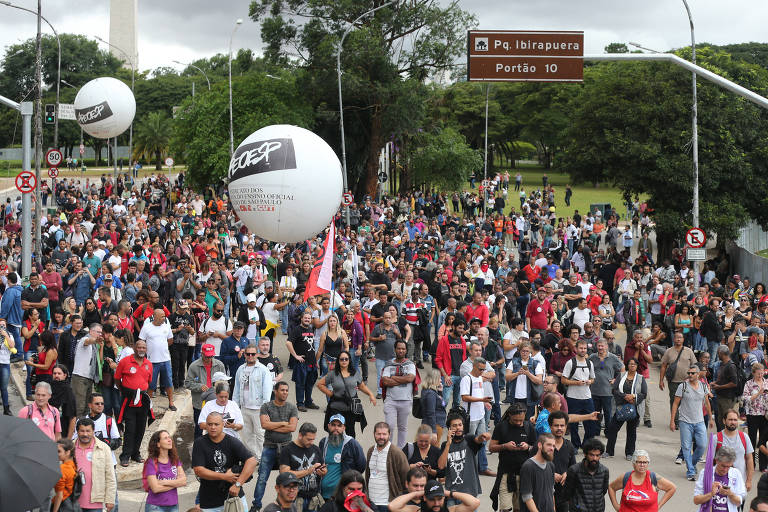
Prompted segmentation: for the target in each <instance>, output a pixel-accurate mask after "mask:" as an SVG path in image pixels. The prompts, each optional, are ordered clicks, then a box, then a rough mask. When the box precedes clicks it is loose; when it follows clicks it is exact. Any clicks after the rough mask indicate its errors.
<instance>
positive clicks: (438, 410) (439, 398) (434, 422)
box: [421, 370, 446, 444]
mask: <svg viewBox="0 0 768 512" xmlns="http://www.w3.org/2000/svg"><path fill="white" fill-rule="evenodd" d="M445 417H446V413H445V401H443V381H442V379H441V378H440V372H439V371H437V370H432V371H430V372H429V373H427V374H426V375H425V377H424V379H423V380H422V381H421V418H422V419H421V423H422V425H429V426H430V427H432V432H434V433H435V434H437V438H436V440H435V444H437V443H439V442H440V439H442V438H443V425H445Z"/></svg>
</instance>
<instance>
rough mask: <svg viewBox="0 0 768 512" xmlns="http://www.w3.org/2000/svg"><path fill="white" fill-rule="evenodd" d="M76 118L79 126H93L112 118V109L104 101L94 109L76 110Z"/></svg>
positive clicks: (93, 107)
mask: <svg viewBox="0 0 768 512" xmlns="http://www.w3.org/2000/svg"><path fill="white" fill-rule="evenodd" d="M75 116H76V117H77V122H78V123H79V124H92V123H98V122H99V121H101V120H103V119H106V118H108V117H110V116H112V109H111V108H109V103H107V102H106V101H102V102H101V103H99V104H98V105H93V106H92V107H87V108H80V109H77V110H75Z"/></svg>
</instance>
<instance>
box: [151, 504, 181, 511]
mask: <svg viewBox="0 0 768 512" xmlns="http://www.w3.org/2000/svg"><path fill="white" fill-rule="evenodd" d="M144 512H179V506H178V505H168V506H165V507H163V506H161V505H150V504H149V503H147V504H146V505H145V506H144Z"/></svg>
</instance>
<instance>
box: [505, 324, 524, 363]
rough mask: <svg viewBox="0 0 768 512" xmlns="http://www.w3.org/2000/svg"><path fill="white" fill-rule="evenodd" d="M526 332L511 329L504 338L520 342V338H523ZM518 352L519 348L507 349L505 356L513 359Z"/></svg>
mask: <svg viewBox="0 0 768 512" xmlns="http://www.w3.org/2000/svg"><path fill="white" fill-rule="evenodd" d="M524 332H525V331H518V330H517V329H510V330H509V331H507V334H505V335H504V339H505V340H507V341H509V340H511V341H513V342H515V343H518V342H519V341H520V339H521V338H523V333H524ZM526 334H527V333H526ZM516 352H517V348H513V349H512V350H505V351H504V358H505V359H512V358H513V357H515V353H516Z"/></svg>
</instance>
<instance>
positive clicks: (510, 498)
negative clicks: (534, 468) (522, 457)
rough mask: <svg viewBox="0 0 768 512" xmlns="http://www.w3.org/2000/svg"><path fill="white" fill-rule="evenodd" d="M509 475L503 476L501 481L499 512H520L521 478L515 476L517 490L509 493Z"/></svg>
mask: <svg viewBox="0 0 768 512" xmlns="http://www.w3.org/2000/svg"><path fill="white" fill-rule="evenodd" d="M508 476H509V475H501V480H500V481H499V510H515V511H518V510H520V476H519V475H515V490H514V491H513V492H509V491H508V490H507V477H508Z"/></svg>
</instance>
